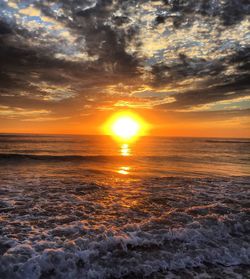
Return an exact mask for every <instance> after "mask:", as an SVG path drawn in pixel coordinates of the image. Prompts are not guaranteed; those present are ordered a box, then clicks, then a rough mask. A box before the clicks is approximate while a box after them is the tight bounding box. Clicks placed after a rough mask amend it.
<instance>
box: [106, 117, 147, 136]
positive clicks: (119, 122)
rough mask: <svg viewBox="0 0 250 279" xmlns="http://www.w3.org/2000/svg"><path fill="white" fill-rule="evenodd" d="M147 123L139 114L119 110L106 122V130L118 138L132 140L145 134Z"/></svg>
mask: <svg viewBox="0 0 250 279" xmlns="http://www.w3.org/2000/svg"><path fill="white" fill-rule="evenodd" d="M146 126H147V125H146V123H145V121H143V120H142V118H141V117H139V116H138V115H137V114H135V113H132V112H119V113H116V114H114V115H113V116H111V118H110V119H109V120H108V121H107V122H106V123H105V125H104V130H105V132H106V133H107V134H110V135H112V136H113V137H115V138H116V139H118V140H122V141H131V140H134V139H135V138H137V137H139V136H142V135H145V132H146Z"/></svg>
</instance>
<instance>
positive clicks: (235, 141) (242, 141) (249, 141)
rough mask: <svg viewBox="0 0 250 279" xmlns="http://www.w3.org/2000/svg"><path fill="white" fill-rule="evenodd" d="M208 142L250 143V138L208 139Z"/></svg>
mask: <svg viewBox="0 0 250 279" xmlns="http://www.w3.org/2000/svg"><path fill="white" fill-rule="evenodd" d="M206 142H211V143H246V144H247V143H248V144H250V140H240V139H239V140H212V139H211V140H206Z"/></svg>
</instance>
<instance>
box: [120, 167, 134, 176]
mask: <svg viewBox="0 0 250 279" xmlns="http://www.w3.org/2000/svg"><path fill="white" fill-rule="evenodd" d="M130 170H131V167H120V168H119V169H118V170H117V173H120V174H124V175H127V174H129V171H130Z"/></svg>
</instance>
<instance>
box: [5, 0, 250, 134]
mask: <svg viewBox="0 0 250 279" xmlns="http://www.w3.org/2000/svg"><path fill="white" fill-rule="evenodd" d="M249 3H250V2H249V1H247V0H189V1H187V0H162V1H157V0H155V1H153V0H151V1H150V0H137V1H136V0H58V1H56V0H50V1H46V0H40V1H35V0H28V1H17V0H16V1H14V0H8V1H7V0H0V131H1V132H36V133H37V132H42V133H44V132H45V133H46V132H48V133H52V132H55V133H98V127H99V126H100V125H101V123H102V122H103V121H104V119H105V118H106V117H108V116H109V115H110V114H112V113H114V112H115V111H118V110H127V109H130V110H134V111H136V112H138V113H139V114H141V115H142V116H143V117H145V118H146V119H147V121H149V122H150V123H152V124H153V125H152V127H153V129H152V133H153V134H159V135H183V136H185V135H191V136H192V135H196V136H207V135H209V136H250V131H249V130H250V129H249V127H250V92H249V83H250V76H249V72H250V71H249V60H250V59H249V58H250V31H249V30H250V28H249V27H250V22H249V14H250V4H249Z"/></svg>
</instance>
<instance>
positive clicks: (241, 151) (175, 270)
mask: <svg viewBox="0 0 250 279" xmlns="http://www.w3.org/2000/svg"><path fill="white" fill-rule="evenodd" d="M249 208H250V139H229V138H227V139H223V138H171V137H141V138H139V139H138V140H137V141H134V142H130V143H129V142H117V141H115V140H114V139H112V138H111V137H108V136H81V135H79V136H72V135H35V134H1V135H0V278H1V279H5V278H6V279H16V278H17V279H38V278H40V279H47V278H51V279H52V278H60V279H65V278H66V279H78V278H79V279H85V278H87V279H106V278H108V279H115V278H123V279H136V278H146V279H151V278H152V279H156V278H157V279H158V278H159V279H163V278H166V279H168V278H170V279H172V278H173V279H174V278H181V279H182V278H185V279H186V278H187V279H189V278H190V279H191V278H197V279H198V278H199V279H207V278H223V279H224V278H236V279H240V278H250V214H249Z"/></svg>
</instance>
